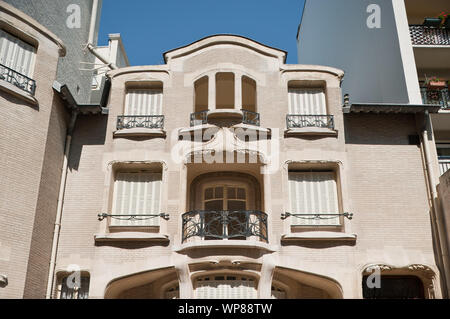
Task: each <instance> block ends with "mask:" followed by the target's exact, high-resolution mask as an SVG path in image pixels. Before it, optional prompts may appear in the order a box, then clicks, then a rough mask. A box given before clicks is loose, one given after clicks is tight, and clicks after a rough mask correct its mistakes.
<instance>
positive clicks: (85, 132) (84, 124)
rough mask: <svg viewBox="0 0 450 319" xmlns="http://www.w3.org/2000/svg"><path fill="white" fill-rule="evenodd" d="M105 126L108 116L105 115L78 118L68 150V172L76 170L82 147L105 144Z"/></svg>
mask: <svg viewBox="0 0 450 319" xmlns="http://www.w3.org/2000/svg"><path fill="white" fill-rule="evenodd" d="M107 125H108V116H105V115H79V116H78V119H77V122H76V124H75V131H74V136H73V140H72V145H71V149H70V161H69V169H70V170H73V169H74V170H78V166H79V164H80V158H81V152H82V151H83V146H84V145H99V146H103V145H104V144H105V139H106V128H107Z"/></svg>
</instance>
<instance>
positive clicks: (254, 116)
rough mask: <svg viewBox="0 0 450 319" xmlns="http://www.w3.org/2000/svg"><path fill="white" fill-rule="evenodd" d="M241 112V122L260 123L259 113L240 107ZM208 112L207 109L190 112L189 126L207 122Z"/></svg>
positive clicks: (256, 124) (257, 124)
mask: <svg viewBox="0 0 450 319" xmlns="http://www.w3.org/2000/svg"><path fill="white" fill-rule="evenodd" d="M224 111H226V109H224ZM241 112H242V123H244V124H249V125H255V126H259V125H260V115H259V113H256V112H252V111H248V110H244V109H242V110H241ZM208 113H209V110H206V111H200V112H195V113H191V117H190V125H191V127H192V126H196V125H202V124H207V123H208Z"/></svg>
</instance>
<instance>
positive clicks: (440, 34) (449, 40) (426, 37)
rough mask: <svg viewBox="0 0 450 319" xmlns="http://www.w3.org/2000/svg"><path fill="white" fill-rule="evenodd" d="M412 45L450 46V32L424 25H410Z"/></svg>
mask: <svg viewBox="0 0 450 319" xmlns="http://www.w3.org/2000/svg"><path fill="white" fill-rule="evenodd" d="M409 33H410V35H411V40H412V44H413V45H450V30H449V29H444V28H436V27H429V26H424V25H417V24H415V25H410V26H409Z"/></svg>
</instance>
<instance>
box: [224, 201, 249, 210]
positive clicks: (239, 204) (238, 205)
mask: <svg viewBox="0 0 450 319" xmlns="http://www.w3.org/2000/svg"><path fill="white" fill-rule="evenodd" d="M245 206H246V205H245V202H244V201H240V200H229V201H228V210H231V211H234V210H245V209H246V208H245Z"/></svg>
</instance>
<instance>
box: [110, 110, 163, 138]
mask: <svg viewBox="0 0 450 319" xmlns="http://www.w3.org/2000/svg"><path fill="white" fill-rule="evenodd" d="M116 129H117V130H116V131H115V132H114V137H119V136H165V131H164V115H121V116H118V117H117V125H116Z"/></svg>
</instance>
